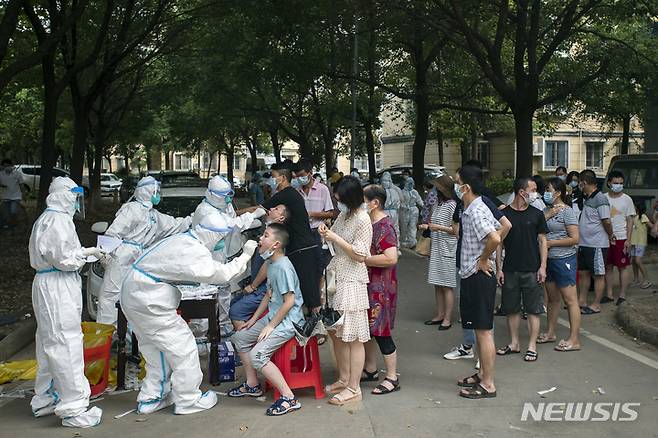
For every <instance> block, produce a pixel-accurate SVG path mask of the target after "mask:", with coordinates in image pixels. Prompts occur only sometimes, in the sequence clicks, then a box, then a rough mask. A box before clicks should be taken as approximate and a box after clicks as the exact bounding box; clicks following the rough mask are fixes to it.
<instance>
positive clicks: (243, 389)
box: [226, 382, 263, 397]
mask: <svg viewBox="0 0 658 438" xmlns="http://www.w3.org/2000/svg"><path fill="white" fill-rule="evenodd" d="M226 395H228V396H229V397H260V396H261V395H263V389H262V388H261V387H260V383H259V384H258V385H256V386H249V385H247V382H243V383H242V385H240V386H236V387H235V388H233V389H231V390H230V391H229V392H228V393H227V394H226Z"/></svg>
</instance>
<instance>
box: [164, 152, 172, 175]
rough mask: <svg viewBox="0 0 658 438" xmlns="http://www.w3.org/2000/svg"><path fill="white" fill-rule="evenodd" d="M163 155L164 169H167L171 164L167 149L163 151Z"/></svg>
mask: <svg viewBox="0 0 658 438" xmlns="http://www.w3.org/2000/svg"><path fill="white" fill-rule="evenodd" d="M164 157H165V168H164V170H169V166H170V164H171V158H170V157H169V151H165V153H164Z"/></svg>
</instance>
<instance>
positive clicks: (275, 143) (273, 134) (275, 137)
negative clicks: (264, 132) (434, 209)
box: [270, 128, 281, 164]
mask: <svg viewBox="0 0 658 438" xmlns="http://www.w3.org/2000/svg"><path fill="white" fill-rule="evenodd" d="M270 139H271V140H272V149H274V160H275V162H276V163H277V164H278V163H280V162H281V145H280V144H279V129H278V128H270Z"/></svg>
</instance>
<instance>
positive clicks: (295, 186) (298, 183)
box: [290, 178, 303, 189]
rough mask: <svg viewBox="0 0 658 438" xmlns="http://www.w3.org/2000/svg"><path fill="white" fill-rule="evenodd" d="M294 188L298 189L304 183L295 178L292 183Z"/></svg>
mask: <svg viewBox="0 0 658 438" xmlns="http://www.w3.org/2000/svg"><path fill="white" fill-rule="evenodd" d="M290 185H291V186H292V188H293V189H298V188H300V187H301V186H302V185H303V184H302V183H300V182H299V179H298V178H293V179H292V182H291V183H290Z"/></svg>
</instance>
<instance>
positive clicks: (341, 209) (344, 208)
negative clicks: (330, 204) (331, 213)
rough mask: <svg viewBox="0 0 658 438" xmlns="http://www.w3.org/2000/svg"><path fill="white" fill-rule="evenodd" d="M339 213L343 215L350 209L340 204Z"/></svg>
mask: <svg viewBox="0 0 658 438" xmlns="http://www.w3.org/2000/svg"><path fill="white" fill-rule="evenodd" d="M338 211H340V212H341V213H347V212H348V211H350V209H349V208H347V205H345V204H343V203H342V202H339V203H338Z"/></svg>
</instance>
